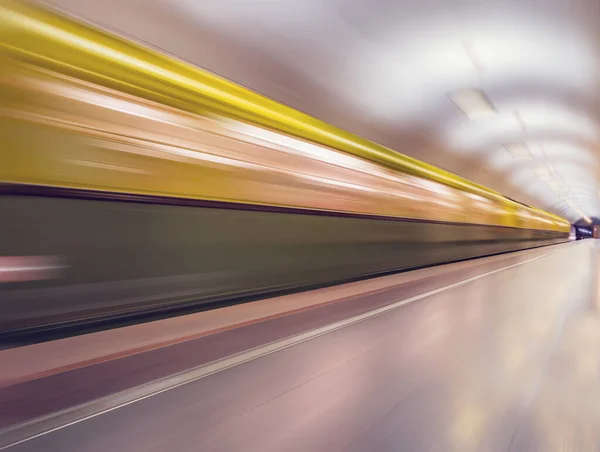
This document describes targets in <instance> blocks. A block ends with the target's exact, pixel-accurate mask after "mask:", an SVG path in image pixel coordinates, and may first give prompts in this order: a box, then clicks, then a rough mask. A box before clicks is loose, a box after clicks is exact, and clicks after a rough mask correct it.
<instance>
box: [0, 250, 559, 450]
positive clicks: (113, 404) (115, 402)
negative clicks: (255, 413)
mask: <svg viewBox="0 0 600 452" xmlns="http://www.w3.org/2000/svg"><path fill="white" fill-rule="evenodd" d="M560 248H561V249H560V250H554V251H550V252H548V253H544V254H542V255H540V256H536V257H533V258H531V259H527V260H524V261H522V262H518V263H516V264H512V265H509V266H506V267H502V268H498V269H495V270H491V271H489V272H486V273H482V274H480V275H476V276H472V277H470V278H467V279H464V280H462V281H458V282H456V283H452V284H449V285H447V286H444V287H440V288H438V289H434V290H430V291H428V292H424V293H422V294H419V295H415V296H413V297H410V298H406V299H404V300H401V301H397V302H395V303H391V304H389V305H387V306H384V307H381V308H377V309H374V310H372V311H369V312H366V313H363V314H359V315H356V316H354V317H350V318H348V319H345V320H340V321H338V322H334V323H332V324H329V325H326V326H324V327H320V328H315V329H313V330H310V331H307V332H305V333H301V334H298V335H295V336H291V337H288V338H286V339H280V340H277V341H274V342H271V343H268V344H265V345H261V346H259V347H256V348H253V349H250V350H247V351H245V352H242V353H238V354H236V355H232V356H229V357H227V358H223V359H220V360H218V361H214V362H212V363H208V364H204V365H202V366H199V367H196V368H193V369H189V370H186V371H183V372H181V373H178V374H175V375H172V376H170V377H166V378H164V379H161V380H157V381H155V382H152V383H148V384H145V385H141V386H138V387H137V388H133V389H129V390H126V391H122V392H120V393H117V394H113V395H110V396H106V397H103V398H101V399H98V400H94V401H92V402H88V403H86V404H83V405H79V406H76V407H73V408H69V409H66V410H63V411H59V412H57V413H53V414H50V415H47V416H44V417H41V418H37V419H34V420H32V421H28V422H25V423H22V424H17V425H15V426H12V427H8V428H6V429H4V430H1V431H0V451H2V450H6V449H8V448H10V447H13V446H16V445H18V444H21V443H24V442H26V441H30V440H32V439H35V438H38V437H40V436H44V435H47V434H49V433H52V432H55V431H57V430H61V429H63V428H66V427H70V426H72V425H75V424H78V423H80V422H83V421H86V420H89V419H92V418H94V417H97V416H100V415H103V414H106V413H109V412H111V411H114V410H117V409H119V408H123V407H125V406H127V405H131V404H133V403H136V402H140V401H142V400H144V399H147V398H150V397H153V396H155V395H158V394H161V393H163V392H166V391H170V390H172V389H175V388H178V387H180V386H183V385H185V384H189V383H192V382H194V381H197V380H200V379H202V378H205V377H207V376H209V375H213V374H216V373H218V372H222V371H224V370H227V369H231V368H232V367H235V366H239V365H240V364H244V363H247V362H249V361H253V360H255V359H258V358H262V357H264V356H267V355H270V354H272V353H275V352H278V351H281V350H284V349H286V348H289V347H292V346H295V345H298V344H301V343H303V342H306V341H309V340H311V339H315V338H317V337H319V336H323V335H325V334H328V333H331V332H333V331H336V330H339V329H341V328H345V327H347V326H350V325H354V324H356V323H358V322H362V321H364V320H368V319H370V318H373V317H375V316H378V315H381V314H385V313H386V312H390V311H393V310H395V309H398V308H400V307H402V306H406V305H408V304H411V303H414V302H416V301H419V300H422V299H424V298H428V297H430V296H432V295H436V294H438V293H441V292H444V291H447V290H451V289H454V288H456V287H460V286H464V285H465V284H469V283H471V282H473V281H476V280H478V279H482V278H485V277H487V276H490V275H493V274H495V273H499V272H502V271H505V270H508V269H511V268H514V267H518V266H520V265H524V264H527V263H529V262H532V261H535V260H538V259H541V258H543V257H546V256H549V255H551V254H554V253H557V252H559V251H561V250H562V249H563V247H560Z"/></svg>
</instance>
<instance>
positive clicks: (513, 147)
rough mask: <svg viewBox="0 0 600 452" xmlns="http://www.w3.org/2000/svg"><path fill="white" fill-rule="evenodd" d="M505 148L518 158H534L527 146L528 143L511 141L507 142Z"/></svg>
mask: <svg viewBox="0 0 600 452" xmlns="http://www.w3.org/2000/svg"><path fill="white" fill-rule="evenodd" d="M504 148H505V149H506V150H507V151H508V153H509V154H510V155H512V156H513V158H514V159H516V160H524V159H531V158H533V156H532V155H531V152H530V151H529V148H528V147H527V145H526V144H523V143H509V144H505V145H504Z"/></svg>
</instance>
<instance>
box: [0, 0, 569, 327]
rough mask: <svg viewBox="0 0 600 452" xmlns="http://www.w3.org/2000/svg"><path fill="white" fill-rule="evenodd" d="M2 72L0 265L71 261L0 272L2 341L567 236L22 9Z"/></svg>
mask: <svg viewBox="0 0 600 452" xmlns="http://www.w3.org/2000/svg"><path fill="white" fill-rule="evenodd" d="M0 67H1V69H0V71H1V72H0V84H1V89H0V105H1V107H0V140H1V141H2V143H3V152H2V153H1V154H0V181H1V182H3V184H2V193H3V195H2V198H0V209H2V211H3V213H5V218H6V221H3V222H2V223H1V224H0V236H2V237H10V240H3V241H2V243H1V244H0V256H29V255H48V256H61V259H64V261H65V262H67V263H68V266H67V267H65V268H64V269H63V271H62V273H61V275H62V277H61V278H54V279H48V278H30V279H40V280H35V281H29V282H25V281H23V280H22V279H21V280H20V281H18V282H17V281H13V280H8V281H7V280H5V279H3V282H4V283H6V284H2V285H1V286H0V291H2V294H1V295H2V297H1V299H2V301H1V302H0V313H1V314H2V315H1V316H0V318H1V320H0V331H3V332H12V333H14V332H16V331H29V330H30V329H32V328H34V329H35V328H40V327H57V326H60V325H71V324H73V323H77V322H81V321H92V320H98V319H106V318H117V317H122V316H126V315H130V314H140V313H147V312H150V311H154V310H161V309H166V308H171V307H175V306H177V307H182V306H187V305H189V304H196V303H201V302H214V301H217V300H231V299H234V298H239V297H242V296H250V295H258V294H261V295H262V294H267V293H271V292H277V291H281V290H288V289H296V288H302V287H309V286H314V285H319V284H325V283H332V282H336V281H345V280H348V279H352V278H358V277H364V276H368V275H374V274H380V273H384V272H390V271H396V270H400V269H404V268H411V267H418V266H423V265H431V264H435V263H441V262H448V261H454V260H458V259H464V258H469V257H474V256H480V255H486V254H492V253H498V252H505V251H511V250H518V249H525V248H530V247H534V246H541V245H545V244H551V243H557V242H561V241H565V240H567V238H568V233H569V223H568V222H567V221H566V220H564V219H562V218H559V217H557V216H555V215H553V214H550V213H547V212H544V211H542V210H539V209H535V208H532V207H529V206H525V205H522V204H519V203H517V202H515V201H512V200H510V199H508V198H505V197H503V196H502V195H500V194H499V193H497V192H495V191H492V190H489V189H487V188H485V187H482V186H480V185H477V184H474V183H471V182H469V181H467V180H465V179H462V178H460V177H458V176H455V175H453V174H450V173H448V172H445V171H443V170H440V169H437V168H434V167H432V166H430V165H427V164H425V163H421V162H419V161H417V160H414V159H412V158H409V157H406V156H403V155H401V154H399V153H396V152H394V151H392V150H391V149H387V148H385V147H382V146H380V145H378V144H376V143H373V142H370V141H368V140H366V139H363V138H361V137H358V136H356V135H353V134H351V133H349V132H346V131H343V130H341V129H338V128H336V127H333V126H331V125H329V124H326V123H324V122H321V121H319V120H317V119H315V118H313V117H310V116H308V115H306V114H303V113H300V112H298V111H296V110H293V109H291V108H289V107H286V106H284V105H281V104H278V103H276V102H275V101H272V100H270V99H267V98H265V97H262V96H260V95H258V94H256V93H253V92H250V91H248V90H246V89H244V88H242V87H240V86H237V85H235V84H233V83H230V82H228V81H225V80H223V79H220V78H218V77H216V76H214V75H212V74H210V73H207V72H205V71H202V70H200V69H197V68H195V67H192V66H190V65H187V64H184V63H182V62H179V61H176V60H174V59H172V58H169V57H167V56H164V55H161V54H158V53H156V52H154V51H152V50H149V49H146V48H143V47H141V46H139V45H136V44H133V43H131V42H127V41H125V40H123V39H121V38H118V37H116V36H113V35H110V34H108V33H105V32H102V31H99V30H96V29H94V28H92V27H90V26H88V25H85V24H82V23H79V22H77V21H74V20H72V19H69V18H66V17H63V16H61V15H59V14H56V13H54V12H52V11H50V10H47V9H44V8H41V7H38V6H35V5H32V4H28V3H23V2H13V1H8V0H4V1H2V2H1V3H0ZM471 94H472V95H471V96H470V100H469V102H471V103H472V102H473V93H471ZM463 97H464V96H463ZM476 100H477V99H476ZM463 101H464V99H463ZM457 102H459V101H457ZM26 279H28V278H26ZM99 285H100V286H101V287H102V289H98V287H99Z"/></svg>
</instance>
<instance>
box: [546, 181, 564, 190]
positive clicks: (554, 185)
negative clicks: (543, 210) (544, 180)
mask: <svg viewBox="0 0 600 452" xmlns="http://www.w3.org/2000/svg"><path fill="white" fill-rule="evenodd" d="M548 185H549V186H550V188H551V189H552V190H561V189H562V185H561V183H560V182H558V181H556V180H550V181H548Z"/></svg>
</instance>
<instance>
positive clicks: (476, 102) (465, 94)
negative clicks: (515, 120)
mask: <svg viewBox="0 0 600 452" xmlns="http://www.w3.org/2000/svg"><path fill="white" fill-rule="evenodd" d="M449 97H450V99H451V100H452V102H454V103H455V104H456V106H457V107H458V108H459V109H460V111H462V112H463V113H464V114H465V116H467V118H469V119H472V120H476V119H481V118H483V117H486V116H489V115H491V114H494V113H495V112H496V109H495V108H494V106H493V105H492V103H491V102H490V101H489V99H488V98H487V96H486V95H485V93H484V92H483V91H481V90H477V89H464V90H459V91H454V92H452V93H450V94H449Z"/></svg>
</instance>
